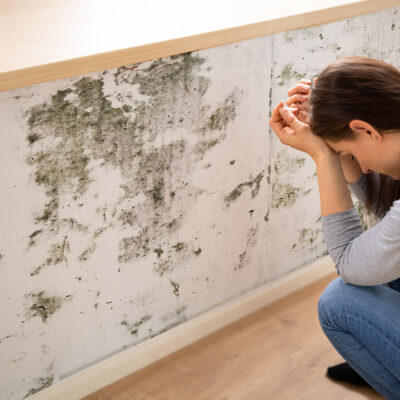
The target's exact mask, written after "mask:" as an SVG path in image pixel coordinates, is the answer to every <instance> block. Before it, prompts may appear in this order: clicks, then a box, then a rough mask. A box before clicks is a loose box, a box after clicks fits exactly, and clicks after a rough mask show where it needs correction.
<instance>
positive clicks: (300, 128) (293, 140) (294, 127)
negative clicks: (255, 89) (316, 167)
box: [269, 101, 336, 161]
mask: <svg viewBox="0 0 400 400" xmlns="http://www.w3.org/2000/svg"><path fill="white" fill-rule="evenodd" d="M293 112H294V113H297V112H296V110H294V109H293V108H285V107H284V105H283V101H280V102H279V103H278V105H277V106H276V107H275V108H274V110H273V111H272V115H271V118H270V120H269V125H270V126H271V128H272V129H273V131H274V132H275V133H276V135H277V136H278V138H279V140H280V141H281V143H283V144H285V145H287V146H290V147H293V148H294V149H297V150H300V151H303V152H305V153H307V154H309V155H310V156H311V157H312V158H313V159H314V161H317V159H318V158H319V157H321V156H322V157H323V156H324V155H325V154H327V153H328V154H331V153H334V154H336V153H335V152H334V151H333V150H332V149H331V148H330V147H329V146H328V144H327V143H326V142H325V140H324V139H322V138H320V137H319V136H316V135H314V134H313V133H312V131H311V129H310V126H309V125H308V124H306V123H304V122H302V121H300V120H299V119H298V118H296V116H295V115H294V113H293Z"/></svg>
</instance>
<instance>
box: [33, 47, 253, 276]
mask: <svg viewBox="0 0 400 400" xmlns="http://www.w3.org/2000/svg"><path fill="white" fill-rule="evenodd" d="M206 61H207V59H206V58H202V57H199V56H197V55H195V54H192V53H191V52H189V53H184V54H180V55H177V56H173V57H169V58H161V59H158V60H154V61H151V62H146V63H143V64H138V65H135V66H133V67H129V66H124V67H120V68H118V69H117V70H116V73H115V74H113V75H108V76H105V74H104V73H103V74H98V76H97V78H94V77H87V76H86V77H81V78H79V79H78V80H76V81H75V82H74V83H73V84H71V87H69V88H66V89H61V90H57V91H56V92H55V93H54V94H52V95H51V96H50V97H49V100H48V101H47V102H44V103H42V104H39V105H35V106H34V107H31V108H30V109H28V110H27V112H26V117H27V124H28V132H27V137H26V140H27V144H28V146H29V153H28V155H27V158H26V162H27V163H28V165H29V166H31V168H32V180H33V181H34V182H35V183H36V185H37V186H39V187H40V188H42V189H43V191H44V192H45V193H46V195H47V200H46V202H45V204H44V207H43V209H42V210H40V211H39V212H37V213H36V215H35V223H36V224H37V225H38V226H37V227H36V230H37V231H39V230H41V232H40V234H37V235H36V236H35V237H32V238H30V239H32V244H34V243H36V242H35V240H36V239H37V238H39V237H47V238H48V237H50V235H51V234H53V233H54V232H57V233H58V234H60V235H63V236H68V234H69V231H70V230H75V231H76V230H80V231H82V232H84V233H87V235H86V236H85V237H84V241H85V240H86V243H83V250H82V251H81V253H80V254H79V256H78V257H77V261H78V262H86V261H87V260H88V256H90V255H91V254H92V253H93V251H95V250H94V249H95V248H96V241H95V240H96V239H97V237H98V236H99V235H100V234H101V232H103V230H104V228H103V230H101V231H100V230H96V231H95V232H94V233H90V231H89V227H87V226H85V225H83V224H80V223H79V221H74V222H72V221H69V222H68V221H67V220H66V219H62V218H61V217H60V209H59V207H60V204H64V203H65V199H66V198H67V199H69V198H72V200H71V201H72V202H76V203H75V205H76V206H79V207H83V208H85V207H86V204H85V202H84V201H83V196H84V195H85V194H87V193H88V188H89V187H90V185H91V183H92V179H93V178H92V177H93V176H94V174H93V171H92V167H91V165H92V163H91V162H92V161H98V160H100V163H98V162H97V163H94V164H97V165H98V164H100V167H96V168H100V169H101V167H102V166H107V167H108V168H114V169H117V170H118V171H119V173H120V175H121V180H122V182H121V188H123V190H124V194H123V196H122V197H121V198H119V199H118V204H121V203H122V204H123V202H124V200H125V199H128V200H130V199H133V198H135V197H136V196H138V195H139V194H142V195H144V196H145V200H144V201H143V202H141V203H140V204H137V205H135V206H134V207H127V208H126V209H118V214H117V208H116V205H113V204H111V205H108V206H109V207H110V210H113V211H112V213H111V215H110V213H109V212H108V211H107V209H106V210H100V211H99V212H102V213H103V219H104V222H107V221H108V218H110V219H111V218H112V219H113V220H112V221H111V222H112V226H114V225H113V224H114V223H118V225H119V226H122V227H125V226H128V225H129V226H135V227H141V228H142V232H141V234H140V235H139V236H128V235H127V237H125V238H123V239H122V240H121V241H120V243H119V254H118V256H117V257H118V261H119V262H121V263H128V262H130V261H132V260H134V259H136V258H142V257H146V256H147V255H148V254H149V253H150V252H151V251H152V250H151V249H154V247H155V246H153V245H152V243H154V242H155V243H159V242H160V241H159V238H160V237H170V235H171V233H173V232H175V231H176V230H177V229H178V228H179V227H180V225H181V221H182V217H183V214H184V212H185V205H179V203H178V202H177V199H180V198H181V196H187V198H189V197H188V196H191V197H190V199H191V201H195V200H196V196H197V192H196V191H195V189H196V188H192V187H191V186H190V185H189V184H188V181H189V180H190V177H191V176H192V172H193V170H194V169H195V168H196V163H195V162H194V161H198V160H199V159H202V158H203V156H204V154H205V153H206V152H207V151H209V150H210V149H212V148H213V147H214V146H215V145H216V144H217V143H220V142H221V140H223V139H224V138H225V135H226V129H227V127H228V125H229V123H230V122H231V121H233V120H234V118H236V113H237V111H236V110H237V106H238V103H239V98H240V96H239V89H237V88H235V89H234V90H233V91H232V93H231V94H230V95H228V96H227V97H226V98H225V99H224V100H223V101H222V102H220V103H218V105H217V106H215V107H211V106H210V105H207V104H203V99H202V97H203V96H204V95H205V93H206V92H207V90H208V88H209V86H210V84H211V81H210V79H209V78H208V77H206V76H202V75H200V74H199V71H200V67H202V65H203V64H204V63H205V62H206ZM109 78H111V79H113V80H114V83H115V91H116V94H115V98H116V99H117V100H118V101H119V102H120V103H123V102H125V103H127V104H122V105H121V107H114V106H113V103H112V102H111V99H110V98H109V97H110V95H105V93H104V85H105V83H104V80H105V79H109ZM126 84H129V85H132V87H133V86H135V89H137V91H138V92H139V93H140V94H141V95H143V96H147V99H146V101H144V100H142V99H140V100H135V99H133V97H132V96H131V95H123V93H118V87H119V86H120V85H123V86H124V93H125V87H126ZM124 96H125V97H124ZM174 129H179V130H181V131H187V132H188V134H189V133H190V134H191V135H197V136H198V143H197V144H196V142H195V141H194V140H190V141H188V140H186V138H182V139H181V140H176V141H173V142H170V143H168V144H164V139H163V137H164V134H165V132H166V131H167V130H174ZM208 133H212V134H213V139H210V138H208V140H204V135H206V134H208ZM45 139H46V140H45ZM189 143H190V144H191V146H192V143H193V146H192V147H191V148H188V144H189ZM182 182H183V183H182ZM254 185H255V186H257V184H256V183H255V184H254ZM180 190H182V193H179V192H178V191H180ZM253 190H257V189H256V188H255V187H254V186H253ZM95 197H96V196H95ZM85 201H87V199H86V198H85ZM95 201H96V200H95ZM110 226H111V225H110ZM99 229H102V228H99ZM68 250H69V248H68ZM66 251H67V248H66V247H65V248H64V251H61V249H60V247H59V245H55V246H53V247H52V248H51V250H50V256H49V257H48V258H47V260H46V261H45V262H44V263H42V265H40V266H39V267H38V268H36V270H35V271H34V272H33V274H37V273H39V271H40V269H41V268H42V267H43V266H44V265H50V264H52V265H55V264H59V263H60V262H62V261H66V258H67V257H66ZM163 251H164V253H161V252H159V253H157V263H158V266H156V267H155V271H156V272H157V273H159V274H160V275H162V274H164V273H165V272H166V271H169V270H171V268H172V267H173V265H175V264H176V263H177V262H179V261H181V260H185V259H187V258H188V257H191V256H194V255H193V254H192V252H191V251H189V249H188V247H187V246H185V248H184V249H182V250H181V251H176V249H174V248H172V247H171V245H166V246H163ZM31 275H32V274H31Z"/></svg>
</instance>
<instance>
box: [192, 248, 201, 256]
mask: <svg viewBox="0 0 400 400" xmlns="http://www.w3.org/2000/svg"><path fill="white" fill-rule="evenodd" d="M193 253H194V254H196V256H198V255H200V253H201V248H200V247H199V248H198V249H197V250H196V251H194V252H193Z"/></svg>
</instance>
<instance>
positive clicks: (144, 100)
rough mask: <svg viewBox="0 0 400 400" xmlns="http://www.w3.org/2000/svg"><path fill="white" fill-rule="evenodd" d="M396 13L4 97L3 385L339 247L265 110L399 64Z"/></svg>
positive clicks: (128, 338)
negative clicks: (371, 64)
mask: <svg viewBox="0 0 400 400" xmlns="http://www.w3.org/2000/svg"><path fill="white" fill-rule="evenodd" d="M399 10H400V8H395V9H391V10H386V11H382V12H378V13H374V14H371V15H367V16H361V17H356V18H352V19H347V20H343V21H339V22H335V23H332V24H327V25H324V26H318V27H313V28H310V29H300V30H296V31H290V32H285V33H282V34H276V35H271V36H266V37H261V38H257V39H252V40H248V41H243V42H240V43H235V44H231V45H227V46H222V47H217V48H213V49H207V50H202V51H197V52H192V53H186V54H181V55H177V56H173V57H167V58H162V59H158V60H154V61H148V62H143V63H141V64H135V65H127V66H121V67H120V68H115V69H111V70H106V71H102V72H98V73H92V74H86V75H82V76H78V77H74V78H70V79H63V80H59V81H54V82H48V83H43V84H39V85H34V86H31V87H26V88H22V89H15V90H10V91H8V92H4V93H0V119H1V128H0V129H1V135H0V152H1V156H0V174H1V180H0V192H1V196H0V204H1V207H0V311H1V313H0V315H1V321H2V323H1V326H0V354H1V359H0V398H1V399H10V400H14V399H21V398H25V397H28V396H29V395H31V394H33V393H36V392H38V391H40V390H43V389H44V388H46V387H48V386H51V385H53V384H55V383H56V382H58V381H60V380H62V379H64V378H65V377H68V376H70V375H71V374H74V373H77V372H79V371H80V370H82V369H85V368H87V367H88V366H90V365H93V364H95V363H97V362H99V361H101V360H103V359H106V358H107V357H110V356H111V355H114V354H117V353H119V352H121V351H123V350H125V349H127V348H129V347H132V346H135V345H137V344H138V343H140V342H142V341H145V340H149V339H150V338H152V337H154V336H157V335H159V334H161V333H163V332H165V331H167V330H169V329H171V328H172V327H174V326H177V325H179V324H181V323H184V322H185V321H187V320H190V319H192V318H194V317H196V316H198V315H200V314H202V313H204V312H206V311H207V310H209V309H212V308H214V307H216V306H218V305H220V304H222V303H225V302H227V301H229V300H230V299H232V298H235V297H238V296H240V295H242V294H244V293H246V292H248V291H250V290H252V289H254V288H256V287H258V286H260V285H263V284H264V283H266V282H270V281H273V280H274V279H276V278H277V277H280V276H282V275H285V274H287V273H288V272H290V271H292V270H295V269H298V268H301V267H302V266H303V265H305V264H307V263H309V262H311V261H313V260H315V259H316V258H319V257H321V256H323V255H326V254H327V253H326V248H325V246H324V243H323V239H322V232H321V225H320V208H319V195H318V187H317V178H316V173H315V166H314V163H313V161H312V160H311V159H310V158H309V157H308V156H307V155H305V154H304V153H301V152H298V151H296V150H294V149H291V148H288V147H285V146H283V145H282V144H281V143H280V142H279V140H278V139H277V138H276V136H275V134H274V133H273V132H271V131H270V129H269V127H268V119H269V116H270V112H271V109H272V107H273V106H275V104H276V103H277V102H278V101H279V100H281V99H286V97H287V96H286V92H287V90H288V89H289V88H290V87H291V86H293V85H294V84H295V83H296V81H297V80H298V79H300V78H303V77H308V78H312V77H313V76H316V75H318V73H319V72H320V71H321V70H322V69H323V68H324V67H325V66H326V65H328V64H329V63H331V62H332V61H334V60H336V59H338V58H341V57H344V56H348V55H365V56H369V57H375V58H379V59H383V60H385V61H387V62H390V63H392V64H393V65H395V66H397V67H398V66H399V64H400V53H399V49H400V46H399V45H400V43H399V41H400V34H399V26H398V21H399V16H398V11H399ZM360 214H362V208H360Z"/></svg>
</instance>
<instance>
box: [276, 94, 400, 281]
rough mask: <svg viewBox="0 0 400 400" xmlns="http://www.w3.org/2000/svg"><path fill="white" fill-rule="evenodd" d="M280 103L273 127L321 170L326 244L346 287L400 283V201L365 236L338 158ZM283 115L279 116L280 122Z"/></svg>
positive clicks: (319, 176) (285, 142) (320, 181)
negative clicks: (349, 285) (397, 281)
mask: <svg viewBox="0 0 400 400" xmlns="http://www.w3.org/2000/svg"><path fill="white" fill-rule="evenodd" d="M282 108H283V102H280V103H279V104H278V105H277V106H276V107H275V109H274V111H273V112H272V117H271V119H270V125H271V127H272V129H273V130H274V131H275V133H276V134H277V136H278V137H279V139H280V140H281V142H282V143H283V144H285V145H288V146H291V147H293V148H295V149H298V150H300V151H304V152H306V153H308V154H309V155H310V156H311V157H312V158H313V160H314V161H315V164H316V166H317V174H318V185H319V191H320V199H321V213H322V228H323V234H324V239H325V243H326V245H327V248H328V251H329V254H330V256H331V257H332V259H333V261H334V263H335V267H336V270H337V272H338V275H339V276H340V277H341V278H342V280H343V281H344V282H346V283H352V284H355V285H361V286H372V285H379V284H382V283H387V282H390V281H393V280H394V279H397V278H399V277H400V269H399V265H400V240H399V237H400V200H397V201H395V202H394V203H393V206H392V208H391V209H390V210H389V211H388V212H387V213H386V215H385V216H384V217H383V218H382V219H381V220H380V221H379V222H378V223H377V224H376V225H375V226H373V227H372V228H370V229H367V230H366V231H365V232H363V229H362V227H361V222H360V217H359V215H358V213H357V210H356V209H355V208H354V207H353V203H352V200H351V196H350V191H349V190H348V188H347V183H346V180H345V178H344V173H343V170H342V166H341V161H340V159H339V156H338V155H337V154H336V153H335V152H334V151H333V150H332V149H331V148H330V147H329V146H328V145H327V144H326V143H325V141H323V139H321V138H319V137H316V136H315V135H313V134H312V132H311V130H310V129H309V126H308V125H305V124H304V123H302V122H301V121H299V120H298V119H297V118H296V117H295V116H294V114H293V113H292V112H291V111H290V110H282ZM279 114H280V115H281V116H279Z"/></svg>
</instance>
